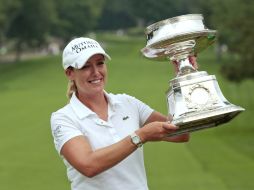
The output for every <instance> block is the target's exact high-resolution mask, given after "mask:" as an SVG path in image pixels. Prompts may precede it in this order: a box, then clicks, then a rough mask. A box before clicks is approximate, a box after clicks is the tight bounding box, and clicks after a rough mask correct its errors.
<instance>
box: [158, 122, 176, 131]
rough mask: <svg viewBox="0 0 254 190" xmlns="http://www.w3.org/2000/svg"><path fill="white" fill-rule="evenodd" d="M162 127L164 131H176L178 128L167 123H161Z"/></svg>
mask: <svg viewBox="0 0 254 190" xmlns="http://www.w3.org/2000/svg"><path fill="white" fill-rule="evenodd" d="M162 127H163V128H164V129H165V130H170V131H172V130H176V129H178V128H179V127H177V126H176V125H174V124H172V123H168V122H166V123H163V124H162Z"/></svg>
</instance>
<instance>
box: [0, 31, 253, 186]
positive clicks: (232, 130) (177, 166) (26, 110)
mask: <svg viewBox="0 0 254 190" xmlns="http://www.w3.org/2000/svg"><path fill="white" fill-rule="evenodd" d="M97 40H98V41H101V42H103V45H104V47H105V48H106V50H107V52H108V53H109V54H110V56H111V58H112V60H111V61H110V62H108V72H109V78H108V85H107V91H108V92H113V93H127V94H130V95H132V96H135V97H137V98H138V99H140V100H142V101H144V102H146V103H147V104H149V105H150V106H151V107H153V108H154V109H156V110H158V111H160V112H162V113H164V114H166V113H167V106H166V98H165V92H166V91H167V89H168V81H169V80H170V79H172V78H173V77H174V71H173V66H172V65H170V64H168V63H165V62H154V61H150V60H147V59H145V58H143V57H142V56H141V54H140V53H139V52H140V49H141V48H143V46H144V44H145V41H144V39H143V38H140V37H132V38H130V37H117V36H112V35H99V36H98V38H97ZM198 63H199V65H200V67H199V70H205V71H207V72H208V73H209V74H215V75H216V77H217V80H218V82H219V85H220V88H221V90H222V92H223V94H224V96H225V97H226V98H227V99H228V100H229V101H230V102H231V103H233V104H236V105H240V106H242V107H244V108H245V109H246V111H245V112H243V113H241V114H240V115H239V116H238V117H236V118H235V119H233V120H232V121H231V122H229V123H227V124H224V125H221V126H219V127H217V128H213V129H207V130H202V131H199V132H195V133H192V135H191V139H190V142H188V143H185V144H177V143H166V142H156V143H147V144H146V145H145V146H144V149H145V165H146V170H147V177H148V184H149V187H150V189H151V190H169V189H174V190H253V189H254V180H253V176H254V115H253V114H254V95H253V94H254V81H253V80H245V81H243V82H242V83H232V82H229V81H227V80H226V79H224V78H223V77H222V76H221V74H220V65H219V64H218V63H217V62H216V58H215V55H214V51H213V48H212V47H211V48H209V49H207V50H205V51H204V52H203V53H201V54H200V55H199V57H198ZM0 81H1V82H0V108H1V109H0V115H1V127H0V142H1V143H0V189H1V190H60V189H61V190H68V189H70V188H69V182H68V180H67V177H66V171H65V166H64V164H63V162H62V160H61V158H60V157H59V156H58V155H57V152H56V151H55V149H54V145H53V139H52V136H51V131H50V123H49V119H50V115H51V113H52V112H53V111H55V110H57V109H59V108H60V107H63V106H64V105H65V104H66V103H67V98H66V96H65V92H66V85H67V79H66V78H65V75H64V72H63V69H62V67H61V57H60V56H55V57H43V58H37V59H32V60H27V61H21V62H18V63H8V64H0ZM109 180H110V179H109Z"/></svg>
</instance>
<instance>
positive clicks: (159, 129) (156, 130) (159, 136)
mask: <svg viewBox="0 0 254 190" xmlns="http://www.w3.org/2000/svg"><path fill="white" fill-rule="evenodd" d="M177 129H178V127H177V126H175V125H174V124H172V123H169V122H158V121H155V122H151V123H148V124H146V125H145V126H144V127H142V128H140V129H139V130H137V131H136V134H137V135H138V136H139V137H140V138H141V141H142V142H143V143H145V142H149V141H168V142H187V141H188V140H189V134H183V135H178V136H172V137H168V134H170V133H172V132H174V131H175V130H177Z"/></svg>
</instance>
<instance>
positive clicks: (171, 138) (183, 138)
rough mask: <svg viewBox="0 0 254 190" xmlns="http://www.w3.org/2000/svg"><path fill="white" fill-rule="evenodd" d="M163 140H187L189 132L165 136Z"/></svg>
mask: <svg viewBox="0 0 254 190" xmlns="http://www.w3.org/2000/svg"><path fill="white" fill-rule="evenodd" d="M163 140H164V141H168V142H188V141H189V140H190V135H189V133H186V134H181V135H177V136H171V137H165V138H164V139H163Z"/></svg>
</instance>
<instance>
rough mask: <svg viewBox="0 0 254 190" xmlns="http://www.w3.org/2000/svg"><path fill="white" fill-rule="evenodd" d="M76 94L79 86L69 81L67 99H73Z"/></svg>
mask: <svg viewBox="0 0 254 190" xmlns="http://www.w3.org/2000/svg"><path fill="white" fill-rule="evenodd" d="M75 92H77V86H76V84H75V82H74V81H73V80H69V82H68V86H67V93H66V96H67V98H69V99H71V96H72V94H73V93H75Z"/></svg>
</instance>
